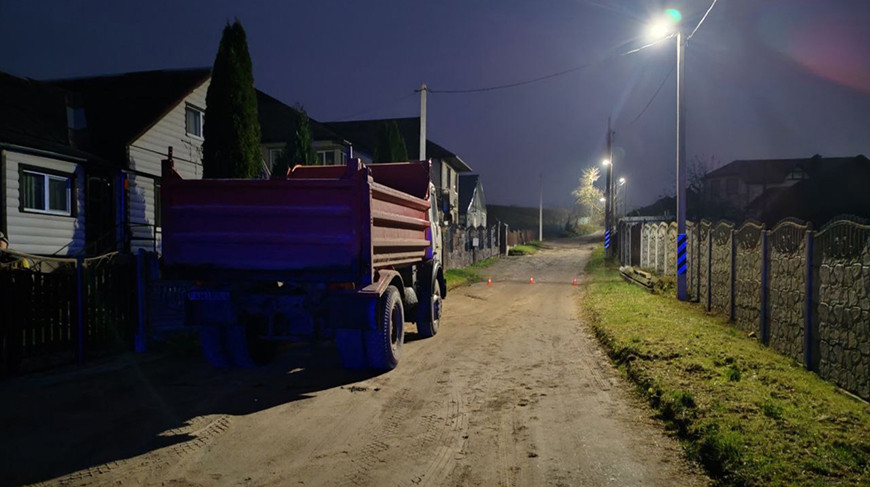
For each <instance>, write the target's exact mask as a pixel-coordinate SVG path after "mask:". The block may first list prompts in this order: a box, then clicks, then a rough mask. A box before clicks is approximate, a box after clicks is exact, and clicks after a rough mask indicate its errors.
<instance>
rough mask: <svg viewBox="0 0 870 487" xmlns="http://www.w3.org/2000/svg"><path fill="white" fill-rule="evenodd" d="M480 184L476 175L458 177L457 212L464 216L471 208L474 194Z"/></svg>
mask: <svg viewBox="0 0 870 487" xmlns="http://www.w3.org/2000/svg"><path fill="white" fill-rule="evenodd" d="M479 183H480V176H479V175H477V174H468V173H466V174H460V175H459V212H460V213H461V214H464V213H466V212H467V211H468V207H469V206H471V202H472V200H473V199H474V192H475V190H477V185H478V184H479Z"/></svg>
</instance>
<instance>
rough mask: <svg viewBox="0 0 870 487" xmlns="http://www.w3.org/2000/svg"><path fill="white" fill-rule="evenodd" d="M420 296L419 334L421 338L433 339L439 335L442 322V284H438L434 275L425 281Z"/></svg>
mask: <svg viewBox="0 0 870 487" xmlns="http://www.w3.org/2000/svg"><path fill="white" fill-rule="evenodd" d="M427 283H428V284H427ZM420 294H421V295H420V304H419V305H417V333H418V334H419V335H420V338H429V337H433V336H435V334H437V333H438V326H439V324H440V322H441V304H442V303H441V283H440V282H438V277H437V276H435V275H433V276H431V277H430V278H429V279H427V280H425V281H423V289H421V290H420Z"/></svg>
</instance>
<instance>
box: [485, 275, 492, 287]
mask: <svg viewBox="0 0 870 487" xmlns="http://www.w3.org/2000/svg"><path fill="white" fill-rule="evenodd" d="M486 285H487V286H492V276H489V279H487V280H486Z"/></svg>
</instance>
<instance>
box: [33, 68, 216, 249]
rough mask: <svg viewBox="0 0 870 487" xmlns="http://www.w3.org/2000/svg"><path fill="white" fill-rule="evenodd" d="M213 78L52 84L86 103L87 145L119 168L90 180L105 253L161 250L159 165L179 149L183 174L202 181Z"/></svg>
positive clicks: (191, 72)
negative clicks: (207, 101) (207, 100)
mask: <svg viewBox="0 0 870 487" xmlns="http://www.w3.org/2000/svg"><path fill="white" fill-rule="evenodd" d="M210 79H211V70H210V69H208V68H201V69H182V70H164V71H145V72H136V73H125V74H120V75H111V76H97V77H87V78H76V79H66V80H55V81H51V82H50V84H52V85H54V86H56V87H59V88H63V89H64V90H68V91H70V92H73V93H76V94H78V95H79V96H80V97H81V101H82V107H83V109H84V116H85V118H86V120H87V123H88V126H87V131H88V138H89V143H88V146H87V147H88V149H89V151H90V152H92V153H94V154H96V155H97V156H99V157H100V158H102V159H104V160H107V161H111V163H112V164H113V168H112V169H113V170H114V171H109V170H107V171H105V172H102V173H99V174H97V173H95V174H94V175H93V176H89V179H88V187H87V192H88V198H95V199H99V200H100V201H102V203H101V205H100V207H101V213H102V214H103V215H102V216H101V218H99V223H96V222H95V223H93V224H92V223H90V220H91V218H92V217H94V215H89V217H88V220H89V224H88V225H89V229H92V231H93V232H94V233H95V234H97V235H98V236H97V237H96V240H95V242H98V243H100V244H101V245H100V247H101V249H102V250H105V249H108V248H112V247H115V248H118V249H120V250H131V251H135V250H137V249H140V248H144V249H151V250H159V248H160V224H161V222H160V211H159V208H160V200H159V198H160V169H161V168H160V161H161V160H163V159H166V157H167V152H168V148H169V147H172V148H173V155H174V159H175V167H176V169H177V170H178V172H179V173H180V174H181V175H182V176H183V177H184V178H200V177H202V142H203V126H204V124H205V109H206V106H205V97H206V92H207V91H208V86H209V81H210ZM97 187H100V188H102V189H97ZM109 194H114V195H116V196H115V197H114V198H110V197H108V195H109ZM109 215H113V218H112V221H111V222H110V221H107V220H108V216H109Z"/></svg>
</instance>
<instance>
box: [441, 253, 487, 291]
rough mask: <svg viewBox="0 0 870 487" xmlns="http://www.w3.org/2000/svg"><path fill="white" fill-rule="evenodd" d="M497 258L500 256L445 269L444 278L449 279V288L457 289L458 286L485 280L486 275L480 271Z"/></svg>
mask: <svg viewBox="0 0 870 487" xmlns="http://www.w3.org/2000/svg"><path fill="white" fill-rule="evenodd" d="M497 260H498V257H490V258H489V259H486V260H483V261H480V262H478V263H477V264H473V265H470V266H468V267H461V268H459V269H450V270H448V271H445V272H444V279H446V280H447V289H448V290H450V289H456V288H457V287H462V286H465V285H468V284H471V283H475V282H481V281H483V280H484V277H483V276H482V275H481V274H478V271H479V270H481V269H485V268H487V267H489V266H491V265H492V264H493V263H494V262H495V261H497Z"/></svg>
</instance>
